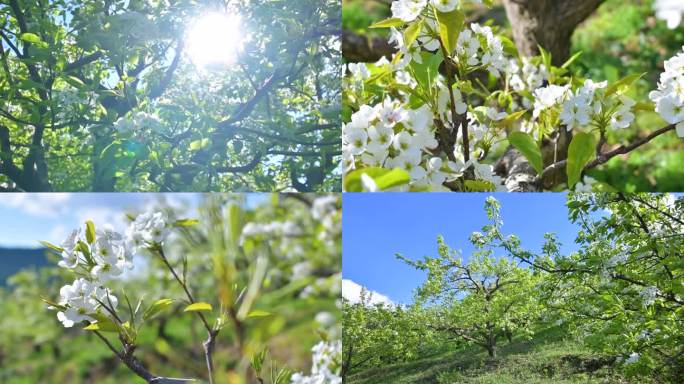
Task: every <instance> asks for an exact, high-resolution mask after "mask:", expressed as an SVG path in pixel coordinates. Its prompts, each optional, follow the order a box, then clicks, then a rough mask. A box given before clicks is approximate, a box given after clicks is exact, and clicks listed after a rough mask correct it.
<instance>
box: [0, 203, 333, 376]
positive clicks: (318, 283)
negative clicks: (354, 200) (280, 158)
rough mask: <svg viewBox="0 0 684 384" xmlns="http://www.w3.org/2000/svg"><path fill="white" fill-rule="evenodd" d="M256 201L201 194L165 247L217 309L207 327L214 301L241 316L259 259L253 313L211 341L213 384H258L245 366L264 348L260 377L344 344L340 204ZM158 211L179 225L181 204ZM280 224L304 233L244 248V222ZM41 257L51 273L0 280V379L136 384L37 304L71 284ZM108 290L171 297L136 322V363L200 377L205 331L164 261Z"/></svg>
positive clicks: (31, 271) (33, 270)
mask: <svg viewBox="0 0 684 384" xmlns="http://www.w3.org/2000/svg"><path fill="white" fill-rule="evenodd" d="M262 197H263V198H261V199H260V203H258V204H253V203H250V202H249V201H248V200H246V199H245V196H244V195H219V194H212V195H203V196H202V198H201V203H200V206H199V208H198V210H197V211H198V212H197V215H195V216H192V218H197V219H198V220H199V223H198V224H196V225H193V226H190V227H184V228H181V229H180V230H176V231H174V232H175V233H176V235H174V236H173V237H172V238H170V239H169V240H168V241H167V242H166V244H165V248H166V253H167V255H168V257H169V259H170V260H171V263H172V264H173V265H175V268H177V270H179V271H180V270H182V267H181V265H182V263H183V261H182V259H183V257H186V258H187V276H188V282H189V287H190V289H191V291H192V292H193V293H194V295H195V297H196V298H197V300H201V301H205V302H208V303H211V304H212V306H213V307H214V312H212V313H211V315H210V316H213V317H210V319H213V318H216V317H217V316H218V315H217V309H218V308H219V307H220V306H221V305H223V308H225V309H227V311H229V312H230V311H237V310H238V309H239V305H238V304H236V302H238V301H239V300H238V299H237V297H239V296H241V295H245V292H243V291H244V290H245V289H246V288H247V287H248V286H249V284H250V282H251V280H252V279H253V276H254V275H255V270H256V268H257V267H256V260H257V259H259V258H263V257H265V258H266V260H267V269H266V273H265V276H264V278H263V280H262V283H261V284H260V285H258V287H259V290H258V293H257V294H256V296H255V300H254V302H253V304H252V306H251V311H252V312H253V313H259V314H260V315H259V316H251V317H250V316H247V317H246V318H243V319H242V320H239V321H238V320H236V319H231V318H230V317H229V318H228V320H227V321H228V324H227V325H226V326H225V327H224V328H223V329H222V331H221V332H220V333H219V336H218V338H217V346H216V351H215V353H214V362H215V365H216V373H215V376H216V382H218V383H236V384H240V383H248V382H250V383H251V382H255V380H256V379H255V377H254V374H253V372H251V369H250V365H249V362H250V359H251V358H252V356H253V355H254V354H257V353H259V352H261V351H263V350H264V348H266V349H268V357H267V359H266V363H265V369H264V372H269V371H270V370H271V367H273V369H281V368H283V367H287V368H288V369H291V370H292V371H295V372H297V371H301V372H305V373H308V372H309V371H310V369H311V347H312V346H313V345H315V344H316V343H318V342H319V341H320V340H321V339H336V338H339V337H341V329H340V325H339V319H340V318H341V312H340V309H339V307H340V306H341V302H340V299H339V298H340V289H341V282H340V268H341V242H340V240H341V231H340V227H339V223H340V219H341V211H340V208H341V203H340V201H339V198H338V197H337V198H336V197H334V196H328V197H320V196H319V197H318V198H319V199H328V200H327V205H326V206H325V207H324V208H325V209H321V207H322V205H321V204H319V205H318V206H316V203H315V201H316V198H317V197H316V196H314V195H305V194H303V195H296V196H295V195H263V196H262ZM319 203H320V201H319ZM157 208H158V209H163V210H165V211H166V212H167V213H168V214H169V217H170V218H185V216H181V215H185V213H182V212H180V211H179V210H178V208H172V207H171V206H169V205H160V206H158V207H157ZM312 208H313V211H312ZM129 213H131V212H129ZM122 214H124V212H122ZM276 221H280V222H284V221H289V222H293V223H295V224H296V225H297V226H298V227H299V228H300V229H301V230H302V231H301V235H298V236H296V237H280V238H275V237H274V238H271V239H267V238H253V240H252V241H249V242H248V241H245V242H244V244H241V243H242V242H241V240H240V236H241V232H242V228H243V226H244V224H245V223H247V222H258V223H268V222H276ZM96 225H97V223H96ZM248 243H249V246H248V245H247V244H248ZM19 256H20V255H17V256H15V257H19ZM136 257H137V258H141V257H140V256H136ZM48 258H49V260H50V265H48V266H42V267H35V266H34V267H28V268H25V269H23V270H21V271H20V272H18V273H16V274H14V275H13V276H11V277H9V278H8V279H7V281H6V282H0V313H2V316H0V330H1V331H0V382H1V383H8V384H24V383H26V384H28V383H32V384H33V383H60V382H61V383H74V384H77V383H101V384H113V383H142V382H144V381H142V380H141V379H140V378H138V377H137V376H135V374H133V373H132V372H130V371H129V370H128V369H127V368H126V367H125V366H124V365H123V364H121V363H120V362H119V360H118V359H117V358H116V357H115V356H114V355H113V354H112V352H111V351H109V350H108V349H107V347H106V346H105V345H104V344H103V343H102V342H101V341H100V340H98V339H97V337H96V336H95V335H94V334H92V333H89V332H88V331H85V330H82V329H79V328H81V327H79V326H75V327H74V328H68V329H67V328H63V327H62V325H61V324H60V323H59V321H58V320H57V318H56V312H55V311H51V310H48V309H47V308H46V304H45V303H43V302H42V301H41V298H43V297H45V298H49V299H51V300H56V299H57V298H58V296H59V288H60V287H61V286H62V285H64V284H68V283H71V280H72V279H73V276H72V275H70V274H69V273H68V272H67V271H66V270H64V269H61V268H58V267H57V265H56V261H57V258H58V257H57V256H54V255H51V256H48ZM1 283H5V284H4V285H1ZM112 283H113V284H115V285H114V286H115V287H116V288H115V289H114V292H115V294H116V295H117V296H119V297H123V295H122V292H123V290H124V289H125V293H126V295H127V296H128V297H129V298H130V299H131V301H133V300H135V302H137V300H138V299H139V298H142V299H143V302H144V306H145V305H149V304H151V303H153V302H154V301H156V300H158V299H161V298H172V299H176V300H175V302H174V304H173V305H172V306H171V309H169V310H167V311H165V312H162V313H161V314H160V315H158V316H157V317H155V318H154V319H152V320H149V321H148V322H147V323H145V324H144V325H143V327H142V329H141V332H140V335H139V338H138V344H139V345H140V346H139V348H138V349H137V350H136V356H137V357H138V358H139V359H140V360H141V361H142V362H143V364H145V365H146V366H147V368H148V369H149V370H150V371H152V372H154V373H155V374H159V375H164V376H167V377H186V378H187V377H195V378H201V379H206V367H205V365H204V355H203V350H202V341H203V340H204V338H205V337H206V334H205V331H204V328H202V324H201V323H200V322H199V321H198V320H197V318H196V317H195V316H193V315H192V313H183V308H184V307H185V304H183V302H182V299H183V298H184V294H183V292H182V290H181V288H180V286H179V285H178V284H176V282H175V281H173V278H172V277H171V276H170V274H169V272H168V270H167V269H166V267H165V266H164V265H163V264H162V262H161V261H160V260H158V258H152V257H147V258H145V257H144V256H142V260H138V261H137V262H136V264H135V268H134V270H133V273H131V274H130V275H129V276H128V277H127V278H125V279H123V280H121V281H118V282H112ZM247 295H248V294H247ZM243 298H244V297H243ZM120 304H121V303H120ZM133 305H135V304H133ZM237 317H240V316H237ZM112 342H114V341H113V340H112ZM264 376H266V377H269V375H264ZM266 380H267V381H266V383H270V381H269V380H268V379H266Z"/></svg>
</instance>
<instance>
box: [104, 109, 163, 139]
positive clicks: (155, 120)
mask: <svg viewBox="0 0 684 384" xmlns="http://www.w3.org/2000/svg"><path fill="white" fill-rule="evenodd" d="M161 126H162V121H161V120H160V119H159V117H157V116H156V115H153V114H150V113H147V112H136V113H134V114H133V115H132V116H131V117H126V116H123V117H120V118H119V119H118V120H117V121H116V122H114V128H115V129H116V130H117V132H119V133H120V134H128V133H136V134H142V133H143V132H147V131H156V130H158V128H160V127H161Z"/></svg>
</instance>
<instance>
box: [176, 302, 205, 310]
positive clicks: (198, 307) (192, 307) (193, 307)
mask: <svg viewBox="0 0 684 384" xmlns="http://www.w3.org/2000/svg"><path fill="white" fill-rule="evenodd" d="M211 310H212V307H211V304H209V303H203V302H199V303H193V304H190V305H188V306H187V307H185V309H183V312H196V311H211Z"/></svg>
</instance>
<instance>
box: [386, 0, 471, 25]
mask: <svg viewBox="0 0 684 384" xmlns="http://www.w3.org/2000/svg"><path fill="white" fill-rule="evenodd" d="M469 2H470V3H473V4H481V3H482V0H469ZM428 3H429V4H432V5H433V6H434V7H435V8H436V9H437V10H438V11H440V12H445V13H446V12H451V11H453V10H455V9H456V8H457V7H458V6H459V4H461V3H465V0H430V1H428V0H397V1H395V2H393V3H392V17H395V18H397V19H401V20H403V21H406V22H409V21H413V20H415V19H416V18H417V17H418V16H420V14H421V13H422V12H423V10H424V9H425V8H426V7H427V5H428Z"/></svg>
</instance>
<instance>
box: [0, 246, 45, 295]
mask: <svg viewBox="0 0 684 384" xmlns="http://www.w3.org/2000/svg"><path fill="white" fill-rule="evenodd" d="M48 264H49V262H48V260H47V257H46V256H45V249H43V248H36V249H27V248H0V286H4V285H6V284H7V278H8V277H10V276H12V275H13V274H15V273H17V272H18V271H19V270H21V269H23V268H27V267H38V268H40V267H44V266H47V265H48Z"/></svg>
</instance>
